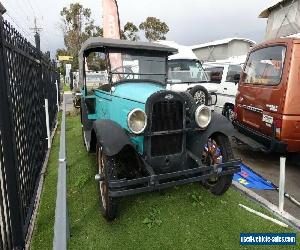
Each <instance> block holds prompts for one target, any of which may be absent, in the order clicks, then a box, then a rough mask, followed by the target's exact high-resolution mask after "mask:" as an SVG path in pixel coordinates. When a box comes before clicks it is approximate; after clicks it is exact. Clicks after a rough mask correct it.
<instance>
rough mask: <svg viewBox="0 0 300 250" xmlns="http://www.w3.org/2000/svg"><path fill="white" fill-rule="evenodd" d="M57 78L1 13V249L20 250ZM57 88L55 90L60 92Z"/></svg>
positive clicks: (48, 63)
mask: <svg viewBox="0 0 300 250" xmlns="http://www.w3.org/2000/svg"><path fill="white" fill-rule="evenodd" d="M56 81H57V82H58V83H59V74H58V73H57V71H56V67H55V65H54V63H52V62H51V61H50V59H49V57H47V56H46V55H44V54H43V53H41V52H40V51H39V50H38V49H36V48H35V47H34V46H32V45H31V44H30V43H29V42H28V41H27V40H26V39H25V38H23V37H22V35H21V34H20V33H19V32H18V31H17V30H16V29H14V28H13V27H12V26H11V25H10V24H9V23H8V22H7V21H5V20H3V18H2V15H1V14H0V249H1V250H2V249H23V248H24V241H25V238H26V234H27V231H28V226H29V223H30V219H31V216H32V212H33V206H34V202H35V199H36V190H37V185H38V182H39V178H40V172H41V169H42V167H43V164H44V161H45V157H46V153H47V149H48V147H47V130H46V116H45V107H44V102H45V99H48V102H49V120H50V129H51V130H52V129H53V128H54V126H55V121H56V116H57V90H56V85H55V82H56ZM58 89H59V88H58Z"/></svg>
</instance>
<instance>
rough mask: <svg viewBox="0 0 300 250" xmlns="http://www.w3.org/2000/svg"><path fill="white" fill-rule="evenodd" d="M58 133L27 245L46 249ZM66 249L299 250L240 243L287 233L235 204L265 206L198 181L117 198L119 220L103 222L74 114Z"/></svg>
mask: <svg viewBox="0 0 300 250" xmlns="http://www.w3.org/2000/svg"><path fill="white" fill-rule="evenodd" d="M58 143H59V135H57V136H56V137H55V140H54V146H53V148H52V152H51V157H50V162H49V167H48V171H47V175H46V179H45V184H44V190H43V194H42V200H41V206H40V209H39V214H38V219H37V223H36V227H35V231H34V237H33V242H32V245H31V249H33V250H45V249H52V240H53V224H54V210H55V196H56V179H57V171H56V169H57V158H58V147H59V145H58ZM67 162H68V205H69V216H70V232H71V237H70V241H69V248H70V249H79V250H84V249H230V250H235V249H262V248H263V249H299V236H300V235H299V234H298V245H297V246H294V247H285V248H284V247H279V246H278V247H274V246H264V247H253V246H249V247H241V246H240V245H239V235H240V233H242V232H244V233H247V232H249V233H252V232H261V233H268V232H269V233H275V232H293V230H292V229H287V230H286V229H284V228H282V227H280V226H277V225H275V224H273V223H271V222H268V221H266V220H264V219H261V218H259V217H257V216H256V215H253V214H250V213H249V212H247V211H245V210H243V209H242V208H240V207H239V206H238V204H239V203H242V204H244V205H247V206H249V207H251V208H254V209H256V210H259V211H263V212H265V213H268V212H267V211H266V210H264V209H263V208H261V207H260V206H258V205H257V204H255V203H253V202H251V201H250V200H248V199H247V198H245V197H244V196H243V195H241V193H239V192H238V191H235V190H233V189H230V190H229V191H228V192H227V193H226V194H225V195H224V196H222V197H215V196H213V195H212V194H210V193H209V192H208V191H206V190H204V189H203V188H202V187H201V186H200V185H199V184H192V185H186V186H180V187H174V188H170V189H167V190H165V191H164V193H147V194H142V195H136V196H133V197H127V198H123V199H122V200H121V203H120V207H119V210H120V214H119V218H118V219H117V220H116V221H114V222H113V223H107V222H106V221H105V220H104V219H103V218H102V216H101V213H100V209H99V200H98V188H97V183H96V182H95V181H94V175H95V173H96V160H95V155H93V154H88V153H87V152H86V151H85V148H84V146H83V144H82V138H81V125H80V119H79V117H78V116H73V117H67Z"/></svg>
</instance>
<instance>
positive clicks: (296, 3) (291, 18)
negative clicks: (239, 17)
mask: <svg viewBox="0 0 300 250" xmlns="http://www.w3.org/2000/svg"><path fill="white" fill-rule="evenodd" d="M259 17H260V18H268V23H267V29H266V35H265V39H266V40H269V39H274V38H279V37H286V36H295V35H296V36H299V37H300V0H276V1H274V2H273V3H272V4H271V5H269V6H267V7H266V8H265V9H264V10H263V11H262V12H261V13H260V15H259Z"/></svg>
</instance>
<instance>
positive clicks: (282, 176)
mask: <svg viewBox="0 0 300 250" xmlns="http://www.w3.org/2000/svg"><path fill="white" fill-rule="evenodd" d="M285 161H286V158H285V157H280V175H279V211H280V212H281V213H282V212H283V207H284V186H285Z"/></svg>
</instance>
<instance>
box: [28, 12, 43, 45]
mask: <svg viewBox="0 0 300 250" xmlns="http://www.w3.org/2000/svg"><path fill="white" fill-rule="evenodd" d="M36 20H37V18H36V17H34V27H33V28H30V29H31V30H33V31H34V33H35V34H34V39H35V47H36V48H37V49H38V50H41V37H40V32H41V31H42V30H43V29H42V28H39V27H38V26H37V21H36Z"/></svg>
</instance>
